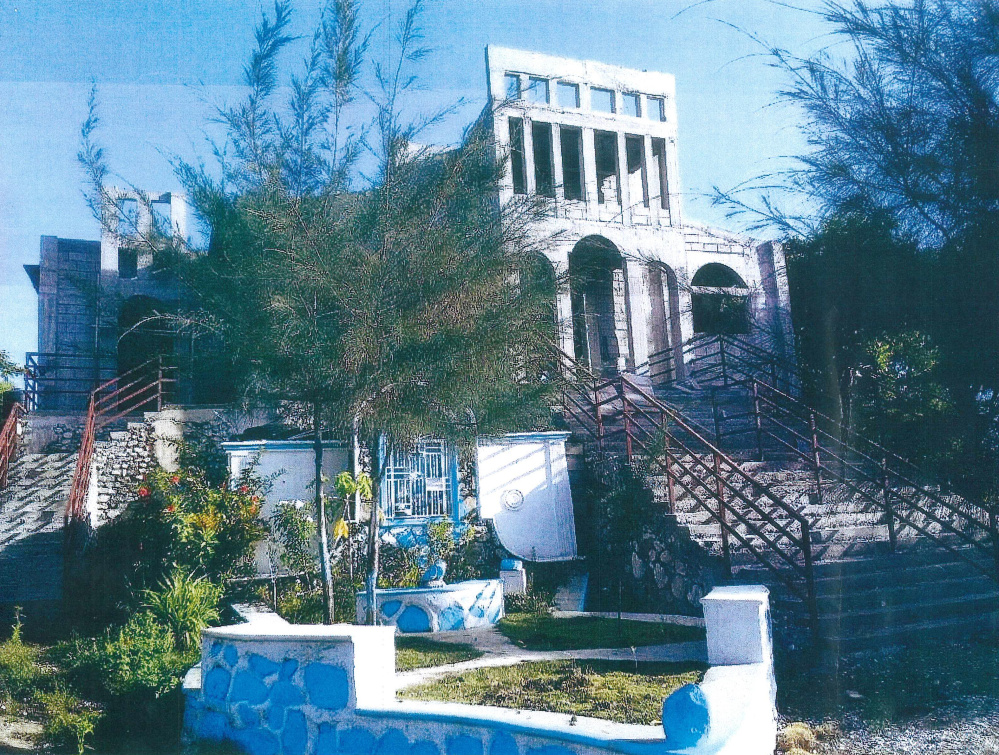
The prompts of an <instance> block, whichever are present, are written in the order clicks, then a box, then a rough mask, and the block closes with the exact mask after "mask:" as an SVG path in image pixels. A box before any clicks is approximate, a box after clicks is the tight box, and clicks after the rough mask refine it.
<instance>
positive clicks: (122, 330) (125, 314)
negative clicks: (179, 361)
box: [118, 296, 174, 376]
mask: <svg viewBox="0 0 999 755" xmlns="http://www.w3.org/2000/svg"><path fill="white" fill-rule="evenodd" d="M165 312H166V307H165V306H164V305H163V303H162V302H161V301H159V300H157V299H154V298H152V297H149V296H133V297H131V298H130V299H127V300H126V301H125V303H124V304H123V305H122V307H121V310H120V311H119V313H118V375H119V376H120V375H124V374H125V373H127V372H130V371H131V370H134V369H135V368H136V367H139V366H140V365H143V364H145V363H146V362H148V361H150V360H151V359H155V358H156V357H158V356H172V355H173V353H174V333H173V332H172V331H171V330H169V329H168V328H167V327H166V326H165V324H164V322H163V321H162V319H160V318H159V316H160V315H162V314H164V313H165Z"/></svg>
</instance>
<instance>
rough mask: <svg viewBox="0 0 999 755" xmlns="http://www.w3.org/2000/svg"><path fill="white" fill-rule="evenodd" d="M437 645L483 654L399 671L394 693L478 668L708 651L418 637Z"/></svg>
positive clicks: (702, 655)
mask: <svg viewBox="0 0 999 755" xmlns="http://www.w3.org/2000/svg"><path fill="white" fill-rule="evenodd" d="M421 636H423V637H427V638H428V639H433V640H436V641H438V642H453V643H461V644H465V645H471V646H472V647H474V648H476V649H478V650H480V651H482V652H483V653H484V655H483V656H482V657H481V658H475V659H474V660H471V661H462V662H461V663H450V664H447V665H445V666H433V667H430V668H421V669H414V670H413V671H401V672H399V673H397V674H396V675H395V680H396V689H397V690H400V689H405V688H407V687H415V686H417V685H419V684H423V683H424V682H427V681H430V680H431V679H436V678H438V677H441V676H446V675H448V674H460V673H464V672H466V671H474V670H475V669H479V668H493V667H498V666H515V665H516V664H518V663H535V662H538V661H566V660H600V661H631V662H635V663H650V662H667V663H685V662H702V663H703V662H706V661H707V647H706V645H705V643H704V642H703V641H698V642H677V643H671V644H669V645H645V646H642V647H637V648H586V649H581V650H525V649H524V648H521V647H517V646H516V645H514V644H513V643H512V642H510V640H508V639H507V638H506V637H505V636H504V635H503V634H502V633H501V632H500V631H499V630H498V629H497V628H495V627H486V628H483V629H470V630H465V631H461V632H439V633H436V634H426V635H421Z"/></svg>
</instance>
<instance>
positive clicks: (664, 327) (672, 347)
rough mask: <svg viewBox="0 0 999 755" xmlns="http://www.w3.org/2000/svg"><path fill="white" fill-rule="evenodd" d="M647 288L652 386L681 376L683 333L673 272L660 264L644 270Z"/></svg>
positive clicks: (678, 296)
mask: <svg viewBox="0 0 999 755" xmlns="http://www.w3.org/2000/svg"><path fill="white" fill-rule="evenodd" d="M645 280H646V284H647V286H648V289H649V308H650V315H649V378H650V379H651V380H652V383H653V384H654V385H656V384H659V383H668V382H671V381H673V380H676V379H678V378H680V377H682V374H681V373H682V370H683V334H682V331H681V329H680V286H679V283H678V282H677V278H676V273H674V272H673V270H672V269H671V268H669V267H667V266H666V265H663V264H661V263H651V264H649V266H648V267H647V268H646V269H645Z"/></svg>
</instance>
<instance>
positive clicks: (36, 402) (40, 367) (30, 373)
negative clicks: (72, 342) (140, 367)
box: [24, 351, 117, 412]
mask: <svg viewBox="0 0 999 755" xmlns="http://www.w3.org/2000/svg"><path fill="white" fill-rule="evenodd" d="M116 371H117V357H116V356H115V355H114V354H98V355H96V356H94V355H93V354H70V353H49V352H37V351H29V352H28V353H27V354H25V355H24V404H25V408H26V409H27V410H28V411H31V412H34V411H38V410H41V409H65V410H79V409H82V408H84V407H85V406H86V405H87V403H88V402H89V400H90V394H91V392H92V391H93V390H94V387H95V386H97V385H101V384H102V383H104V382H105V381H107V380H111V379H113V378H114V375H115V372H116Z"/></svg>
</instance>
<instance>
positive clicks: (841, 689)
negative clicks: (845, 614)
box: [776, 639, 999, 724]
mask: <svg viewBox="0 0 999 755" xmlns="http://www.w3.org/2000/svg"><path fill="white" fill-rule="evenodd" d="M777 660H778V663H777V669H776V670H777V695H778V705H779V706H780V709H781V712H782V713H784V714H785V715H787V716H789V717H791V718H795V719H803V720H809V721H822V720H842V719H843V717H844V716H845V715H848V714H849V715H856V716H859V717H860V718H861V719H863V720H864V721H866V722H868V723H871V724H881V723H889V722H899V721H904V720H906V719H909V718H914V717H917V716H921V715H924V714H926V713H929V712H931V711H932V710H934V709H935V708H937V707H938V706H941V705H946V704H948V703H951V702H954V701H956V700H959V699H960V698H963V697H968V696H972V695H981V696H987V697H996V698H999V642H997V641H996V640H994V639H993V640H991V641H983V642H964V643H957V642H955V643H941V644H937V645H928V646H924V647H911V648H893V649H890V650H885V651H878V652H871V653H865V654H863V655H857V656H852V657H850V658H846V659H843V660H842V661H841V663H840V668H839V670H838V672H832V671H829V670H826V669H822V668H816V667H814V666H813V665H812V664H811V663H810V659H808V658H805V657H796V656H790V657H781V656H778V659H777Z"/></svg>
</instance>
